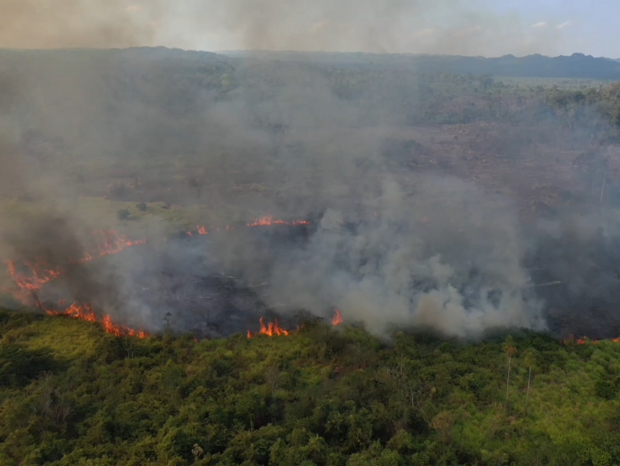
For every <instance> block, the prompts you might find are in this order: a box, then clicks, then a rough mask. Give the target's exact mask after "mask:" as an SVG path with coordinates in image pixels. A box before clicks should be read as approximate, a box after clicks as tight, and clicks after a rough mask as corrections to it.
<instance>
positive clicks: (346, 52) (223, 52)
mask: <svg viewBox="0 0 620 466" xmlns="http://www.w3.org/2000/svg"><path fill="white" fill-rule="evenodd" d="M131 49H166V50H178V51H182V52H197V53H213V54H216V55H226V54H233V53H282V54H283V53H299V54H334V55H337V54H341V55H379V56H391V55H394V56H402V55H404V56H422V57H433V56H436V57H463V58H484V59H487V60H488V59H497V58H528V57H536V56H539V57H544V58H571V57H573V56H575V55H580V56H584V57H586V58H595V59H606V60H613V61H620V57H611V56H603V55H592V54H587V53H584V52H573V53H571V54H559V55H548V54H544V53H530V54H527V55H516V54H513V53H506V54H504V55H493V56H489V55H466V54H453V53H424V52H372V51H363V50H359V51H355V50H337V51H335V50H294V49H290V50H287V49H282V50H276V49H226V50H209V49H193V48H183V47H173V46H167V45H130V46H126V47H54V48H18V47H0V50H10V51H17V52H25V51H28V52H53V51H71V50H100V51H105V50H131Z"/></svg>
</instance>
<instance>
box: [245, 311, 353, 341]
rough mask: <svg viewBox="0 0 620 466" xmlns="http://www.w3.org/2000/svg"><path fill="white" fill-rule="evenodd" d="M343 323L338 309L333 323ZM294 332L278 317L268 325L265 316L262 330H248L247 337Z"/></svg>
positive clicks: (261, 324) (261, 326)
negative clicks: (284, 325) (280, 321)
mask: <svg viewBox="0 0 620 466" xmlns="http://www.w3.org/2000/svg"><path fill="white" fill-rule="evenodd" d="M341 323H342V316H341V315H340V311H339V310H338V309H336V312H335V314H334V317H333V318H332V325H338V324H341ZM300 328H301V326H299V327H297V331H298V330H299V329H300ZM291 333H293V331H291V330H285V329H283V328H282V327H280V325H279V324H278V319H275V321H274V322H269V323H268V324H267V325H265V323H264V322H263V318H262V317H261V318H260V330H259V331H258V332H256V333H254V334H253V333H252V332H250V331H249V330H248V331H247V337H248V338H252V337H253V336H254V335H259V334H263V335H269V336H270V337H272V336H274V335H290V334H291Z"/></svg>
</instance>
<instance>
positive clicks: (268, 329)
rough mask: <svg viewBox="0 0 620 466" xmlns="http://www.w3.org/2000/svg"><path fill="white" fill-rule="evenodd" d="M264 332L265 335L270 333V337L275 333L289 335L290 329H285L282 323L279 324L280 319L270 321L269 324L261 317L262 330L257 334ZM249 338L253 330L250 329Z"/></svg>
mask: <svg viewBox="0 0 620 466" xmlns="http://www.w3.org/2000/svg"><path fill="white" fill-rule="evenodd" d="M259 333H262V334H263V335H269V336H270V337H272V336H274V335H289V333H290V332H289V331H288V330H284V329H283V328H282V327H280V325H278V319H275V322H269V323H268V324H267V325H265V323H264V322H263V318H262V317H261V318H260V330H259V331H258V332H257V333H256V334H255V335H258V334H259ZM247 336H248V338H252V332H250V331H249V330H248V333H247Z"/></svg>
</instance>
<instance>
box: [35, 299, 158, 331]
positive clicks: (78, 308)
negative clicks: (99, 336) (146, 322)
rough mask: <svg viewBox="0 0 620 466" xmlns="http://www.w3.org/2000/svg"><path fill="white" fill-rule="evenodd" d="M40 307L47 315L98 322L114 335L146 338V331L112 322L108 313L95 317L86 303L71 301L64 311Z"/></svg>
mask: <svg viewBox="0 0 620 466" xmlns="http://www.w3.org/2000/svg"><path fill="white" fill-rule="evenodd" d="M41 308H42V309H43V310H44V311H45V312H47V313H48V314H49V315H55V316H60V315H64V316H68V317H73V318H74V319H80V320H87V321H89V322H99V323H100V324H101V327H102V328H103V330H104V331H106V332H107V333H111V334H113V335H116V336H117V337H118V336H121V335H130V336H136V337H138V338H146V337H147V336H148V335H149V334H148V333H147V332H144V331H142V330H135V329H132V328H129V327H125V326H124V325H118V324H115V323H114V322H112V318H111V317H110V316H109V315H104V316H103V317H102V318H101V320H99V319H97V316H96V314H95V311H94V310H93V309H92V308H91V307H90V305H88V304H83V305H80V304H78V303H73V304H71V306H69V307H68V308H66V309H65V310H64V311H55V310H53V309H46V308H45V307H43V306H42V305H41Z"/></svg>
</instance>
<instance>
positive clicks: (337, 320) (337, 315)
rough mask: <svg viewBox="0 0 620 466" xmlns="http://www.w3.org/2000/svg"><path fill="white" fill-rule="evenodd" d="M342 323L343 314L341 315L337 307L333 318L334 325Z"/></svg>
mask: <svg viewBox="0 0 620 466" xmlns="http://www.w3.org/2000/svg"><path fill="white" fill-rule="evenodd" d="M341 323H342V316H341V315H340V311H339V310H338V309H336V311H335V313H334V317H333V318H332V325H338V324H341Z"/></svg>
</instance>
